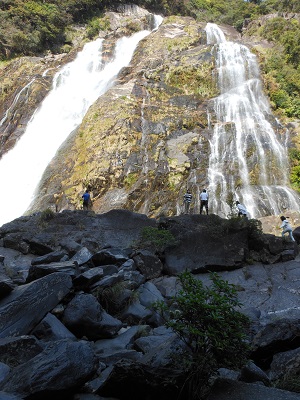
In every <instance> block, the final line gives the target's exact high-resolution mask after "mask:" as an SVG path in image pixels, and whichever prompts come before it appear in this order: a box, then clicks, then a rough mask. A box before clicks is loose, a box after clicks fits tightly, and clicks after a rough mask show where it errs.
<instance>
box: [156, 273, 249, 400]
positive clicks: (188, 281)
mask: <svg viewBox="0 0 300 400" xmlns="http://www.w3.org/2000/svg"><path fill="white" fill-rule="evenodd" d="M179 279H180V282H181V285H182V289H181V290H180V291H179V293H178V294H177V295H176V296H174V297H173V298H172V299H171V304H170V305H169V306H167V305H166V304H165V303H163V302H157V303H155V304H154V305H153V308H154V309H155V310H156V311H158V312H159V313H160V314H161V316H162V317H163V318H164V319H165V325H166V326H167V327H169V328H172V330H173V331H174V332H175V333H176V334H177V335H178V336H179V338H180V339H181V340H182V341H183V342H184V344H185V345H186V351H185V352H184V353H183V354H182V355H181V357H182V358H181V365H183V368H184V372H185V374H186V384H185V388H184V389H183V390H184V391H185V390H187V391H188V398H189V399H203V396H204V395H205V393H206V392H207V391H208V388H209V381H210V378H211V377H212V376H213V374H214V373H215V372H216V371H217V369H219V368H221V367H228V368H237V367H241V366H242V365H243V364H244V363H245V362H246V359H247V355H248V351H249V345H248V344H247V342H246V329H247V327H248V324H249V320H248V317H246V316H245V315H243V314H241V313H240V312H239V311H237V308H238V307H240V303H239V301H238V299H237V292H236V289H235V287H234V286H233V285H231V284H229V283H228V282H227V281H224V280H222V279H221V278H220V277H219V276H218V275H217V274H215V273H212V274H211V275H210V279H211V282H212V284H211V286H210V287H205V286H204V285H203V283H202V282H201V281H200V280H197V279H196V278H195V277H194V276H193V275H192V274H191V273H190V272H184V273H183V274H181V275H180V276H179Z"/></svg>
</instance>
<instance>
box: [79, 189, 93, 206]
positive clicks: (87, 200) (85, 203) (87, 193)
mask: <svg viewBox="0 0 300 400" xmlns="http://www.w3.org/2000/svg"><path fill="white" fill-rule="evenodd" d="M81 197H82V198H83V206H82V208H83V210H88V209H89V206H90V202H91V195H90V191H89V190H88V189H87V190H86V191H85V193H83V195H82V196H81Z"/></svg>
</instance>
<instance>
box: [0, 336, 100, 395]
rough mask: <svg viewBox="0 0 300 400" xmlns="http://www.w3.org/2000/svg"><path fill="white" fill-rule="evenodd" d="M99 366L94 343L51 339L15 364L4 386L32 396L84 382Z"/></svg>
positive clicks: (5, 389) (68, 387)
mask: <svg viewBox="0 0 300 400" xmlns="http://www.w3.org/2000/svg"><path fill="white" fill-rule="evenodd" d="M95 370H96V359H95V356H94V352H93V350H92V345H91V344H90V343H88V342H86V341H78V342H74V341H68V340H62V341H58V342H52V343H49V344H48V345H47V346H46V348H45V349H44V351H43V352H42V353H40V354H38V355H37V356H36V357H34V358H33V359H31V360H30V361H28V362H26V363H23V364H21V365H19V366H18V367H16V368H14V370H12V371H11V373H10V374H9V376H8V379H7V380H6V382H5V383H4V384H2V385H0V389H2V390H3V391H6V392H11V393H17V394H20V395H24V396H28V395H31V394H35V393H39V392H47V391H49V392H50V391H51V392H52V393H53V392H55V391H59V390H66V389H71V388H75V387H78V386H80V385H82V384H84V383H85V382H86V381H87V380H88V379H89V378H91V376H92V375H93V373H94V372H95Z"/></svg>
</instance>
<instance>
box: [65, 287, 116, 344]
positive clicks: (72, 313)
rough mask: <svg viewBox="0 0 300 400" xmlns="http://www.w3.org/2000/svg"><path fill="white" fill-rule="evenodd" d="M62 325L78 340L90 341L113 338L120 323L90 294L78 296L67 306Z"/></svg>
mask: <svg viewBox="0 0 300 400" xmlns="http://www.w3.org/2000/svg"><path fill="white" fill-rule="evenodd" d="M63 323H64V324H65V325H66V327H67V328H68V329H70V331H71V332H73V333H74V334H75V335H76V336H77V337H78V338H81V337H83V336H85V337H87V338H88V339H90V340H97V339H103V338H109V337H113V336H115V335H116V334H117V332H118V331H119V330H120V329H121V327H122V322H121V321H119V320H118V319H116V318H113V317H112V316H110V315H109V314H107V313H106V312H105V311H104V310H103V308H102V307H101V305H100V304H99V302H98V301H97V299H96V298H95V297H94V296H93V295H91V294H78V295H76V296H75V297H74V298H73V299H72V300H71V301H70V302H69V304H68V305H67V307H66V309H65V312H64V316H63Z"/></svg>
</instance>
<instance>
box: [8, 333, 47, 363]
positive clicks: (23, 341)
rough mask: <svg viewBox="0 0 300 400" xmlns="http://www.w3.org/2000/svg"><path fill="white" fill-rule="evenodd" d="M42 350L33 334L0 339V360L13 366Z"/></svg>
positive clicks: (29, 358)
mask: <svg viewBox="0 0 300 400" xmlns="http://www.w3.org/2000/svg"><path fill="white" fill-rule="evenodd" d="M42 351H43V347H42V346H41V345H40V343H39V342H38V340H37V339H36V338H35V337H34V336H26V335H24V336H18V337H7V338H2V339H0V361H1V362H3V363H5V364H7V365H8V366H9V367H11V368H13V367H16V366H18V365H20V364H23V363H24V362H27V361H29V360H31V359H32V358H33V357H35V356H36V355H37V354H39V353H41V352H42Z"/></svg>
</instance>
